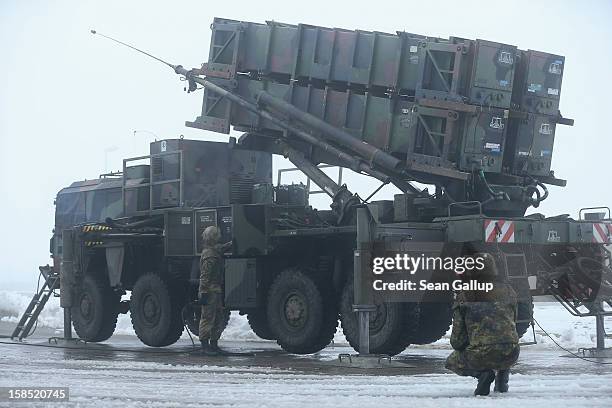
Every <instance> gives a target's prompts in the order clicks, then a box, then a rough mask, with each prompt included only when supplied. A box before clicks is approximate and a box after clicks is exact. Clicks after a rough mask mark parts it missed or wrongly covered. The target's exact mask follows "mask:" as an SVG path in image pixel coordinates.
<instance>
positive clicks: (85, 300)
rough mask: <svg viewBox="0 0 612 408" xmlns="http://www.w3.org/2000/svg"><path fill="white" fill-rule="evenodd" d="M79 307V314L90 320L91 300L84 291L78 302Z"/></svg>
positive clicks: (91, 313)
mask: <svg viewBox="0 0 612 408" xmlns="http://www.w3.org/2000/svg"><path fill="white" fill-rule="evenodd" d="M79 309H80V312H81V316H83V317H84V318H85V319H86V320H91V317H92V315H93V302H92V300H91V297H90V296H89V294H87V293H85V294H84V295H83V296H82V297H81V302H80V303H79Z"/></svg>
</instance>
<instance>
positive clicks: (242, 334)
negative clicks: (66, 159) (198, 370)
mask: <svg viewBox="0 0 612 408" xmlns="http://www.w3.org/2000/svg"><path fill="white" fill-rule="evenodd" d="M31 296H32V295H30V294H26V293H23V292H14V291H0V321H6V322H15V323H16V322H17V321H18V319H19V316H21V313H23V311H24V310H25V308H26V307H27V305H28V303H29V302H30V299H31ZM534 316H535V318H536V320H538V321H539V322H540V324H541V325H542V326H543V327H544V329H546V331H548V332H549V333H550V334H551V335H552V336H553V337H554V339H555V341H557V342H558V343H560V344H561V345H563V346H564V347H567V348H569V349H578V348H581V347H593V346H594V345H595V319H594V318H579V317H575V316H572V315H570V314H569V313H568V312H567V311H566V310H565V309H564V308H563V307H562V306H561V305H560V304H558V303H556V302H541V301H536V302H534ZM39 324H40V325H42V326H45V327H50V328H55V329H60V328H61V327H62V324H63V312H62V309H61V308H60V307H59V298H51V299H49V302H48V303H47V305H46V307H45V309H44V310H43V312H42V313H41V315H40V317H39ZM606 327H607V328H609V329H608V331H609V332H612V316H611V317H606ZM115 333H117V334H127V335H133V334H134V330H133V329H132V323H131V321H130V317H129V314H128V315H120V316H119V321H118V322H117V330H116V331H115ZM183 338H185V339H188V338H189V337H188V334H187V333H186V332H185V333H183ZM449 338H450V332H449V333H447V334H446V335H445V336H444V337H443V338H442V339H440V340H439V341H438V342H436V343H434V344H433V345H428V346H425V347H440V348H447V347H450V345H449ZM222 340H250V341H257V340H261V339H259V338H258V337H257V336H256V335H255V333H253V331H252V330H251V329H250V327H249V324H248V322H247V319H246V317H245V316H240V315H238V313H237V312H232V317H231V319H230V323H229V325H228V327H227V329H226V330H225V332H224V333H223V337H222ZM523 340H524V341H530V340H532V335H531V330H529V331H528V332H527V334H526V335H525V336H524V338H523ZM536 340H537V342H538V344H537V345H536V346H535V347H536V348H539V347H544V348H555V347H556V346H555V345H554V343H553V342H552V341H551V339H550V338H548V337H547V336H546V335H545V334H544V333H543V332H542V331H541V330H540V329H539V328H537V326H536ZM261 341H263V340H261ZM334 343H336V344H346V340H345V339H344V335H343V334H342V329H341V328H340V327H338V331H337V332H336V335H335V337H334ZM606 345H607V346H612V340H607V343H606Z"/></svg>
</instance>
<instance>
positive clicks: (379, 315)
mask: <svg viewBox="0 0 612 408" xmlns="http://www.w3.org/2000/svg"><path fill="white" fill-rule="evenodd" d="M386 321H387V306H386V305H385V304H384V303H376V312H375V313H370V332H371V333H377V332H378V331H379V330H380V329H381V328H382V327H383V326H384V325H385V322H386Z"/></svg>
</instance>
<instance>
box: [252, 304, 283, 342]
mask: <svg viewBox="0 0 612 408" xmlns="http://www.w3.org/2000/svg"><path fill="white" fill-rule="evenodd" d="M247 321H248V322H249V326H250V327H251V330H253V333H255V335H257V337H259V338H262V339H264V340H276V339H275V338H274V334H272V331H271V330H270V326H269V325H268V319H267V316H266V311H265V310H264V309H257V310H256V311H253V312H251V313H247Z"/></svg>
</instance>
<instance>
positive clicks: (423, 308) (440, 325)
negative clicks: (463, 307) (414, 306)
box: [412, 301, 453, 344]
mask: <svg viewBox="0 0 612 408" xmlns="http://www.w3.org/2000/svg"><path fill="white" fill-rule="evenodd" d="M452 322H453V304H452V301H451V302H439V303H438V302H435V303H434V302H422V303H420V304H419V320H418V325H417V327H416V330H415V331H414V337H413V339H412V343H414V344H430V343H433V342H435V341H438V340H440V339H441V338H442V337H444V335H445V334H446V333H447V332H448V330H449V329H450V326H451V324H452Z"/></svg>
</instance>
